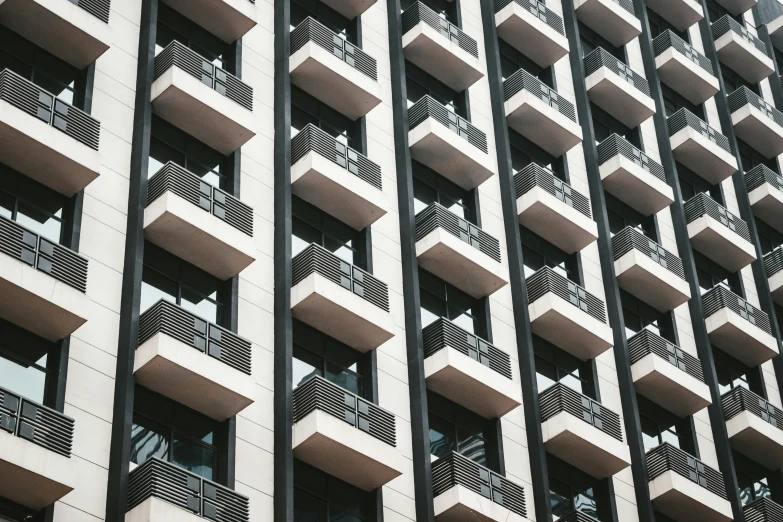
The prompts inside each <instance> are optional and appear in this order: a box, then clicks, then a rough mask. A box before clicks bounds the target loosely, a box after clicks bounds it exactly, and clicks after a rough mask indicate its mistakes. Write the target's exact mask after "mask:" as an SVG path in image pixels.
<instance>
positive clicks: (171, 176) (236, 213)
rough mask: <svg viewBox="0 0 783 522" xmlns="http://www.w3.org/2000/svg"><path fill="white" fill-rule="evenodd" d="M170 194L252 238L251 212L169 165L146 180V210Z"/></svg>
mask: <svg viewBox="0 0 783 522" xmlns="http://www.w3.org/2000/svg"><path fill="white" fill-rule="evenodd" d="M166 192H172V193H174V194H176V195H177V196H179V197H181V198H183V199H184V200H186V201H188V202H189V203H192V204H194V205H196V206H197V207H199V208H201V209H202V210H205V211H207V212H209V213H210V214H212V215H213V216H215V217H217V218H218V219H221V220H223V221H225V222H226V223H228V224H229V225H231V226H232V227H234V228H236V229H237V230H239V231H241V232H244V233H245V234H247V235H248V236H250V237H253V209H252V208H250V207H249V206H248V205H245V204H244V203H242V202H241V201H239V200H238V199H237V198H235V197H234V196H232V195H231V194H229V193H228V192H226V191H224V190H220V189H219V188H217V187H214V186H212V185H210V184H209V183H207V182H205V181H203V180H202V179H201V178H199V177H198V176H196V175H195V174H193V173H192V172H190V171H188V170H187V169H184V168H183V167H180V166H179V165H177V164H176V163H174V162H173V161H169V162H168V163H166V164H165V165H163V167H161V168H160V170H158V172H156V173H155V174H153V175H152V177H150V179H149V181H148V184H147V206H149V205H151V204H152V202H153V201H155V200H156V199H158V198H159V197H161V196H162V195H163V194H165V193H166Z"/></svg>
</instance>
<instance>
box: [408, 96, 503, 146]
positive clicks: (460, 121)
mask: <svg viewBox="0 0 783 522" xmlns="http://www.w3.org/2000/svg"><path fill="white" fill-rule="evenodd" d="M427 118H432V119H434V120H435V121H437V122H438V123H440V124H441V125H443V126H444V127H446V128H447V129H449V130H451V131H452V132H454V133H455V134H456V135H457V136H459V137H460V138H462V139H464V140H466V141H467V142H468V143H470V144H471V145H473V146H474V147H476V148H477V149H479V150H480V151H481V152H483V153H485V154H486V153H487V151H488V150H489V149H488V148H487V135H486V134H484V133H483V132H481V131H480V130H478V128H476V126H475V125H473V124H472V123H470V122H469V121H468V120H466V119H465V118H463V117H462V116H458V115H457V114H454V113H453V112H451V111H450V110H448V109H447V108H446V107H444V106H443V105H442V104H440V103H438V102H437V101H435V99H433V98H432V97H431V96H430V95H429V94H427V95H425V96H422V98H421V99H420V100H419V101H417V102H416V103H414V104H413V105H411V107H410V109H408V127H409V129H410V130H413V129H415V128H416V126H417V125H419V124H420V123H422V122H424V121H425V120H426V119H427Z"/></svg>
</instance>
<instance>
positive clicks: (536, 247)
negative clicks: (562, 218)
mask: <svg viewBox="0 0 783 522" xmlns="http://www.w3.org/2000/svg"><path fill="white" fill-rule="evenodd" d="M519 232H520V234H521V239H522V259H523V262H524V264H525V266H524V268H525V277H528V276H530V275H533V274H534V273H535V272H537V271H538V270H539V269H541V268H543V267H545V266H548V267H549V268H551V269H552V270H554V271H555V272H557V273H558V274H560V275H562V276H563V277H566V278H568V279H569V280H570V281H574V282H575V283H577V284H582V281H581V278H580V276H579V266H578V263H577V254H566V253H565V252H563V251H562V250H560V249H559V248H557V247H556V246H555V245H553V244H552V243H550V242H549V241H547V240H546V239H544V238H542V237H541V236H538V235H536V234H535V233H534V232H531V231H530V230H528V229H526V228H525V227H523V226H520V227H519Z"/></svg>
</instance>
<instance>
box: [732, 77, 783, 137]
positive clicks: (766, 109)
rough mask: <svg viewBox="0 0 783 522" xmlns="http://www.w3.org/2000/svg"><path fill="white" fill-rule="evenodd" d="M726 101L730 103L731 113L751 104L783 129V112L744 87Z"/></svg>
mask: <svg viewBox="0 0 783 522" xmlns="http://www.w3.org/2000/svg"><path fill="white" fill-rule="evenodd" d="M726 99H727V101H728V103H729V111H730V112H736V111H738V110H739V109H741V108H742V107H744V106H745V105H748V104H750V105H752V106H753V107H755V108H756V109H758V110H760V111H761V112H763V113H764V114H765V115H766V116H767V118H769V119H771V120H772V121H774V122H775V123H777V124H778V125H780V126H781V127H783V112H780V111H779V110H777V109H776V108H775V106H774V105H772V104H771V103H767V101H766V100H765V99H764V98H762V97H761V96H759V95H758V94H756V93H755V92H753V91H751V90H750V89H748V88H747V87H745V86H744V85H743V86H742V87H739V88H738V89H737V90H735V91H734V92H733V93H731V94H729V95H728V96H727V98H726Z"/></svg>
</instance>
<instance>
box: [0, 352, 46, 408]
mask: <svg viewBox="0 0 783 522" xmlns="http://www.w3.org/2000/svg"><path fill="white" fill-rule="evenodd" d="M0 386H2V387H3V388H7V389H8V390H9V391H11V392H13V393H17V394H19V395H21V396H22V397H26V398H28V399H30V400H31V401H35V402H38V403H41V404H43V402H44V390H45V387H46V373H44V372H43V371H41V370H40V369H39V368H37V367H35V366H32V365H29V364H24V363H22V362H21V360H16V359H15V360H11V359H8V358H6V357H5V356H3V355H0Z"/></svg>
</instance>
